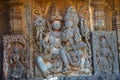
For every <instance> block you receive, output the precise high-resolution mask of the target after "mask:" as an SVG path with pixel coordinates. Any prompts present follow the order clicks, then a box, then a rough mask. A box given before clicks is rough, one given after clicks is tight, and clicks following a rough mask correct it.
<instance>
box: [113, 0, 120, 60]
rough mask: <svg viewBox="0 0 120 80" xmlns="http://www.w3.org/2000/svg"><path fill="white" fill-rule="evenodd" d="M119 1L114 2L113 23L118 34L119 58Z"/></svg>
mask: <svg viewBox="0 0 120 80" xmlns="http://www.w3.org/2000/svg"><path fill="white" fill-rule="evenodd" d="M119 4H120V1H117V2H116V4H115V10H116V16H115V23H114V24H116V29H117V36H118V51H119V58H120V5H119Z"/></svg>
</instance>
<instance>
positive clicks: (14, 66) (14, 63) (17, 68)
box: [10, 43, 23, 79]
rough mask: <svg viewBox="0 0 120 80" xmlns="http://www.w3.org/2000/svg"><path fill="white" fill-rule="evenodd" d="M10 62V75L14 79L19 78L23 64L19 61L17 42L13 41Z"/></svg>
mask: <svg viewBox="0 0 120 80" xmlns="http://www.w3.org/2000/svg"><path fill="white" fill-rule="evenodd" d="M10 63H11V64H10V73H11V74H10V75H11V77H13V78H15V79H17V78H20V77H21V76H22V73H23V65H22V63H21V62H20V54H19V49H18V47H17V43H15V45H14V47H13V55H12V56H11V59H10Z"/></svg>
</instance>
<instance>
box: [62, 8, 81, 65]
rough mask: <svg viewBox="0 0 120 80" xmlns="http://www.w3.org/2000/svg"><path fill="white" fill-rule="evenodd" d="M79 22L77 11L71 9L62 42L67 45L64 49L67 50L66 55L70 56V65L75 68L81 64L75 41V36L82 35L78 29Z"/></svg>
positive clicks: (67, 15)
mask: <svg viewBox="0 0 120 80" xmlns="http://www.w3.org/2000/svg"><path fill="white" fill-rule="evenodd" d="M78 21H79V19H78V16H77V14H76V11H75V10H74V9H73V8H72V7H69V8H68V11H67V14H66V16H65V27H66V30H64V31H63V36H62V40H63V42H64V43H65V44H64V47H65V48H66V54H67V56H68V59H69V61H70V64H71V65H73V66H79V65H80V62H81V61H80V56H79V52H78V50H77V49H76V48H75V46H76V45H75V39H74V36H75V35H77V34H80V33H79V28H78ZM76 33H77V34H76Z"/></svg>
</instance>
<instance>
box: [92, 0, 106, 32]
mask: <svg viewBox="0 0 120 80" xmlns="http://www.w3.org/2000/svg"><path fill="white" fill-rule="evenodd" d="M92 5H93V6H94V13H93V14H94V15H93V19H94V30H106V28H105V12H104V7H105V6H106V3H105V2H102V1H94V2H92Z"/></svg>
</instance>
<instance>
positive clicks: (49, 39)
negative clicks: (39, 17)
mask: <svg viewBox="0 0 120 80" xmlns="http://www.w3.org/2000/svg"><path fill="white" fill-rule="evenodd" d="M61 20H62V17H61V16H59V14H58V12H57V9H56V11H55V13H54V14H52V16H51V24H50V21H47V23H46V24H47V25H48V28H49V32H48V33H45V34H44V36H45V37H44V38H43V40H41V41H42V44H41V45H40V46H42V53H40V54H41V56H38V57H37V58H36V61H37V65H38V67H39V68H40V70H41V71H42V74H43V76H44V77H46V76H48V75H50V74H51V73H58V72H60V71H62V61H61V58H60V46H61V27H62V26H61ZM62 55H63V56H64V54H62Z"/></svg>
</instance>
